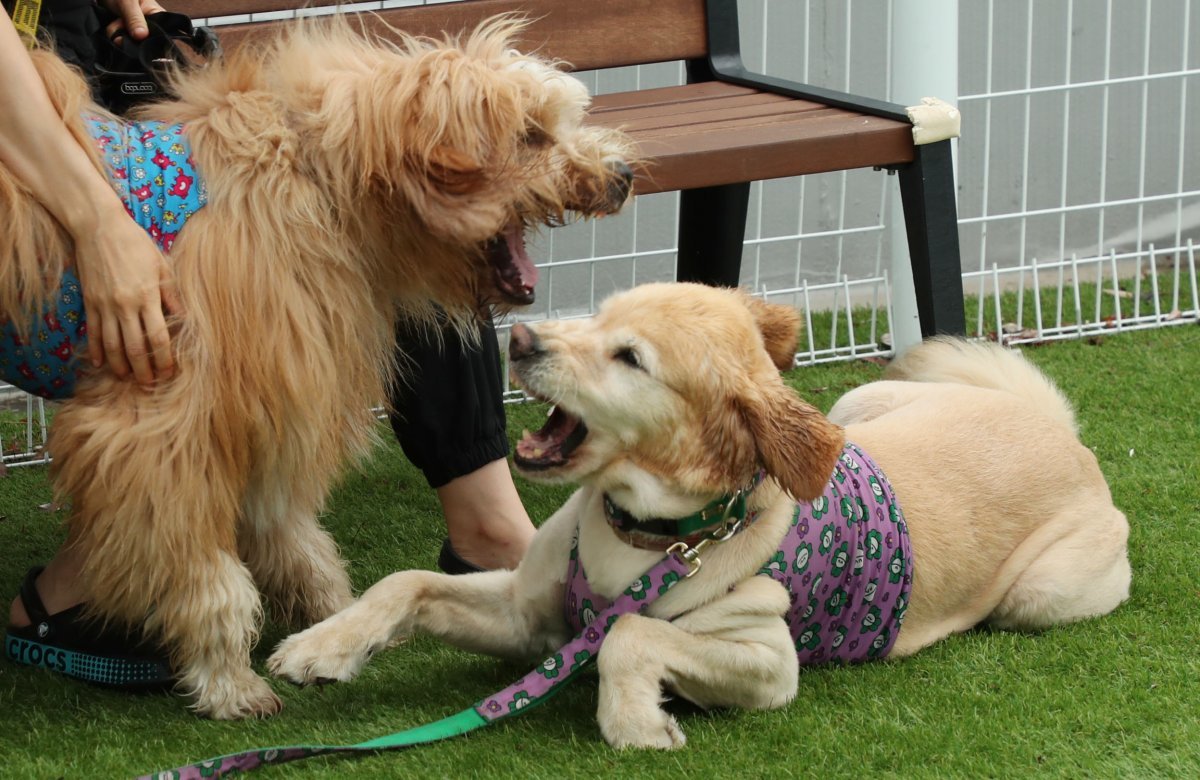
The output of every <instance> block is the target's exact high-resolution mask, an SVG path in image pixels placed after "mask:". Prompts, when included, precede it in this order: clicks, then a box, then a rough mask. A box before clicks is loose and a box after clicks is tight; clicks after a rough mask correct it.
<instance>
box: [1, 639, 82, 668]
mask: <svg viewBox="0 0 1200 780" xmlns="http://www.w3.org/2000/svg"><path fill="white" fill-rule="evenodd" d="M4 650H5V653H6V654H7V655H8V657H9V659H10V660H13V661H16V662H17V663H19V664H26V665H28V666H42V667H45V668H47V669H53V670H55V671H57V672H61V673H65V672H66V671H67V653H66V652H65V651H63V650H59V649H58V648H57V647H46V646H45V645H40V644H38V643H37V642H30V641H28V640H25V639H19V638H17V637H12V636H10V637H9V638H8V645H7V646H6V647H5V648H4Z"/></svg>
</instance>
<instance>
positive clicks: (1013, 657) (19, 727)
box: [0, 326, 1200, 778]
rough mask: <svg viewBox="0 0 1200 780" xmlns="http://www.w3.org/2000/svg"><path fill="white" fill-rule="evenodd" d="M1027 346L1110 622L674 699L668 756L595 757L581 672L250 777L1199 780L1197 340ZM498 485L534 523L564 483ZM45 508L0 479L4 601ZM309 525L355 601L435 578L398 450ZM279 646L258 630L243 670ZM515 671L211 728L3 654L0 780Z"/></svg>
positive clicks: (148, 759)
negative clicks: (1053, 420) (382, 587)
mask: <svg viewBox="0 0 1200 780" xmlns="http://www.w3.org/2000/svg"><path fill="white" fill-rule="evenodd" d="M1028 354H1029V355H1031V357H1032V358H1033V359H1034V360H1035V361H1036V362H1037V363H1038V364H1039V365H1040V366H1042V367H1043V368H1044V369H1045V370H1046V371H1047V372H1048V373H1049V374H1050V375H1051V376H1052V377H1053V378H1054V379H1055V380H1057V381H1058V383H1059V384H1060V386H1061V387H1062V388H1063V389H1064V390H1065V391H1066V393H1067V395H1068V396H1070V397H1071V398H1072V399H1073V400H1074V401H1075V403H1076V405H1077V407H1078V409H1079V418H1080V422H1081V426H1082V436H1083V439H1084V441H1085V442H1086V443H1087V444H1088V445H1089V446H1090V447H1092V448H1093V449H1094V451H1095V452H1096V455H1097V457H1098V458H1099V460H1100V465H1101V467H1102V468H1103V470H1104V473H1105V475H1106V476H1107V477H1108V480H1109V483H1110V485H1111V487H1112V492H1113V497H1114V500H1115V501H1116V503H1117V505H1118V506H1119V507H1120V508H1121V509H1123V510H1124V511H1125V513H1126V514H1127V515H1128V517H1129V521H1130V525H1131V526H1132V534H1131V537H1130V555H1131V558H1132V562H1133V569H1134V582H1133V594H1132V597H1131V598H1130V600H1129V601H1128V602H1127V603H1126V604H1125V605H1123V606H1122V607H1121V608H1120V609H1119V610H1117V611H1116V612H1115V613H1114V614H1112V615H1110V616H1108V617H1105V618H1101V619H1096V620H1091V621H1087V622H1084V623H1080V624H1076V625H1071V626H1065V627H1061V628H1057V629H1054V630H1050V631H1047V632H1044V633H1041V634H1036V635H1023V634H1010V633H1001V632H993V631H988V630H977V631H973V632H971V633H968V634H965V635H961V636H956V637H952V638H950V639H948V640H946V641H944V642H942V643H941V644H939V645H937V646H935V647H933V648H930V649H928V650H926V651H924V652H922V653H920V654H919V655H917V656H916V657H914V658H910V659H907V660H904V661H894V662H880V663H876V664H872V665H866V666H858V667H853V668H816V669H808V670H805V671H804V672H803V674H802V675H801V679H800V692H799V695H798V697H797V699H796V701H795V702H793V703H792V704H791V705H790V706H788V707H787V708H786V709H784V710H782V711H778V712H765V713H755V712H726V711H718V712H707V713H706V712H702V711H697V710H695V709H692V708H689V707H686V706H677V705H672V706H673V707H674V708H675V710H676V711H677V712H678V714H679V717H680V723H681V725H682V727H683V729H684V731H685V732H686V733H687V735H688V740H689V741H688V745H687V747H686V748H685V749H683V750H682V751H677V752H674V753H653V752H641V751H632V752H622V753H618V752H616V751H613V750H611V749H610V748H609V747H608V746H607V745H606V744H605V743H604V741H603V740H602V738H601V736H600V733H599V730H598V729H597V727H596V723H595V718H594V715H595V709H596V685H595V678H594V676H593V675H585V676H584V677H583V678H582V679H580V680H579V681H577V682H576V683H575V684H573V685H572V686H571V687H570V688H569V689H567V690H566V691H565V692H564V693H562V694H561V695H560V696H558V697H556V698H555V699H554V700H552V701H551V702H549V703H548V704H546V705H544V706H542V707H540V708H537V709H535V710H533V711H531V712H529V713H527V714H525V715H523V716H522V717H519V718H515V719H513V720H511V721H507V722H504V723H502V724H499V725H497V726H494V727H491V728H489V729H485V730H483V731H480V732H477V733H476V734H474V735H471V736H467V737H463V738H459V739H457V740H452V741H448V742H443V743H440V744H435V745H431V746H427V747H422V748H417V749H414V750H411V751H408V752H403V753H394V754H383V755H376V756H371V757H366V758H361V759H349V760H347V759H338V758H332V759H330V758H318V759H312V760H309V761H305V762H301V763H298V764H292V765H288V766H283V767H278V768H271V769H266V770H263V771H262V773H261V774H262V775H263V776H264V777H272V776H273V777H313V778H318V777H320V778H335V777H336V778H340V777H460V776H484V775H497V774H498V775H502V776H512V777H532V778H542V777H545V778H559V777H596V776H601V775H613V776H618V777H642V776H645V777H683V776H687V775H690V776H694V777H714V776H718V775H720V776H737V777H742V776H744V777H765V778H780V777H833V778H839V777H846V778H861V777H872V776H880V777H969V778H977V777H1002V778H1003V777H1023V776H1026V775H1037V776H1045V777H1063V778H1081V777H1098V778H1107V777H1113V778H1117V777H1120V778H1126V777H1129V778H1132V777H1139V778H1141V777H1179V778H1194V777H1200V660H1198V650H1200V646H1198V645H1200V454H1198V453H1200V424H1198V419H1200V391H1198V390H1197V379H1198V377H1200V372H1197V363H1198V362H1200V329H1198V328H1196V327H1194V326H1190V327H1178V328H1173V329H1167V330H1157V331H1142V332H1138V333H1130V334H1121V335H1117V336H1113V337H1109V338H1106V339H1104V340H1102V341H1098V342H1094V343H1089V342H1073V343H1061V344H1055V345H1050V346H1044V347H1038V348H1035V349H1030V350H1028ZM879 373H880V368H879V367H878V366H876V365H873V364H871V363H857V364H842V365H834V366H826V367H819V368H803V369H798V370H796V371H793V372H791V373H790V374H789V379H790V381H791V382H792V384H793V385H794V386H795V387H796V389H797V390H798V391H799V392H800V393H801V394H802V395H804V396H805V397H806V398H808V399H809V400H811V401H812V402H814V403H816V404H817V405H818V406H820V407H822V408H823V409H827V408H828V407H829V406H830V405H832V403H833V402H834V401H835V400H836V399H837V397H838V396H839V395H841V394H842V393H843V392H845V391H846V390H847V389H849V388H851V387H854V386H856V385H859V384H861V383H864V382H868V381H870V380H872V379H875V378H877V377H878V375H879ZM542 414H544V410H542V409H540V408H538V407H535V406H524V407H515V408H512V409H511V420H510V423H511V425H510V429H511V431H512V432H513V434H514V435H515V433H516V432H517V431H519V430H520V429H521V428H522V427H531V428H532V427H535V426H536V425H537V424H538V422H537V418H538V417H539V416H540V415H542ZM519 487H520V488H521V491H522V495H523V496H524V498H525V501H526V503H527V505H528V507H529V509H530V512H531V514H532V515H533V516H534V517H535V518H538V519H543V518H545V517H547V516H549V515H550V514H551V512H553V511H554V509H555V508H556V507H557V506H558V505H559V504H560V503H561V502H562V501H563V500H564V499H565V498H566V496H567V494H568V492H569V491H568V490H567V489H565V488H553V489H552V488H546V487H541V486H536V485H531V484H528V483H524V482H520V483H519ZM49 496H50V492H49V487H48V484H47V481H46V473H45V470H44V469H42V468H32V469H14V470H11V471H10V472H9V473H8V476H7V477H6V478H3V479H0V514H2V515H3V517H2V518H0V548H2V549H3V550H4V551H5V553H4V555H3V556H0V593H3V594H5V596H4V597H5V598H6V599H7V598H8V597H9V595H8V594H12V593H15V591H16V586H17V583H18V582H19V580H20V578H21V577H22V575H23V573H24V572H25V570H26V569H27V568H28V567H29V566H31V565H34V564H36V563H39V562H42V561H44V560H46V558H47V557H49V556H50V554H51V553H52V551H53V550H54V548H55V546H56V545H57V544H58V542H59V540H60V538H61V529H60V527H59V521H58V518H57V517H56V516H54V515H52V514H49V513H47V512H45V511H43V510H40V509H39V508H38V506H39V505H40V504H43V503H45V502H46V501H48V500H49ZM325 522H326V525H327V526H328V527H329V528H330V529H331V530H332V532H333V533H334V534H335V536H336V537H337V539H338V540H339V542H340V544H341V545H342V549H343V552H344V554H345V556H346V557H347V559H348V560H349V561H350V571H351V576H352V577H353V580H354V583H355V586H356V587H357V588H360V589H361V588H364V587H366V586H368V585H370V584H371V583H372V582H374V581H375V580H377V579H378V578H380V577H381V576H383V575H384V574H386V573H388V572H390V571H393V570H395V569H403V568H410V567H426V568H431V567H433V564H434V561H435V558H436V555H437V550H438V546H439V544H440V540H441V538H442V535H443V532H442V529H441V528H440V527H439V514H438V510H437V504H436V501H435V499H434V496H433V494H432V492H431V491H429V490H428V489H427V488H426V487H425V485H424V482H423V481H422V479H421V477H420V475H419V474H418V473H417V472H416V471H415V470H414V469H412V467H410V466H409V465H408V464H407V463H406V462H405V460H404V458H403V456H402V455H401V454H400V453H399V449H398V448H397V447H395V446H387V447H384V448H382V449H381V450H380V451H379V452H378V454H377V455H376V457H374V458H373V459H372V460H371V461H370V462H369V463H366V464H365V465H364V466H363V467H362V468H361V469H358V470H356V471H354V472H352V473H350V474H349V475H348V476H347V478H346V480H345V481H344V483H343V484H342V486H341V487H340V488H339V489H338V490H337V491H336V493H335V494H334V496H333V498H332V500H331V502H330V506H329V509H328V514H327V517H326V518H325ZM163 565H167V566H169V565H171V562H170V561H164V562H163ZM917 565H920V562H919V561H918V562H917ZM4 603H5V605H7V601H5V602H4ZM281 637H282V633H281V631H280V629H278V628H277V627H275V626H271V625H268V626H267V627H266V628H265V630H264V634H263V640H262V642H261V644H260V645H259V648H258V650H257V651H256V652H255V663H256V665H257V666H258V667H259V668H260V669H261V665H262V662H263V660H264V659H265V657H266V655H267V654H268V653H269V651H270V648H271V647H273V646H274V644H275V643H276V642H277V641H278V640H279V639H280V638H281ZM526 671H527V668H523V667H522V666H521V665H518V664H513V663H507V662H499V661H495V660H492V659H488V658H483V657H479V656H473V655H470V654H467V653H463V652H459V651H457V650H451V649H448V648H445V647H442V646H440V645H438V644H437V643H435V642H433V641H430V640H428V639H424V638H418V639H415V640H413V641H411V642H409V643H408V644H407V645H405V646H403V647H401V648H399V649H397V650H394V651H392V652H390V653H386V654H384V655H382V656H380V657H378V658H376V659H375V660H374V661H373V662H372V663H371V664H370V665H369V666H368V667H367V669H366V670H365V671H364V673H363V675H362V676H361V677H360V678H359V679H357V680H355V681H354V682H351V683H348V684H341V685H335V686H328V687H325V688H321V689H307V690H301V689H297V688H293V687H290V686H288V685H286V684H283V683H275V686H276V690H277V691H278V692H279V694H280V696H282V698H283V699H284V702H285V708H284V710H283V712H282V713H281V714H280V715H278V716H277V717H275V718H273V719H270V720H266V721H249V722H242V723H217V722H212V721H207V720H202V719H199V718H197V717H195V716H194V715H192V714H191V713H190V712H189V711H188V710H187V709H186V707H185V704H184V701H183V700H182V699H180V698H178V697H173V696H168V695H152V696H128V695H122V694H116V693H108V692H104V691H101V690H97V689H94V688H91V687H88V686H85V685H81V684H76V683H72V682H69V681H66V680H62V679H59V678H57V677H55V676H54V675H51V674H49V673H45V672H41V671H35V670H30V669H26V668H21V667H17V666H14V665H12V664H9V663H6V662H3V661H0V777H4V778H7V777H12V778H55V777H84V776H96V777H124V776H131V775H135V774H139V773H142V772H148V771H150V770H155V769H162V768H167V767H172V766H176V765H179V764H181V763H184V762H186V761H192V760H197V759H201V758H206V757H210V756H216V755H220V754H224V753H230V752H236V751H239V750H242V749H246V748H251V747H259V746H272V745H289V744H309V743H325V744H337V743H352V742H358V741H361V740H365V739H368V738H372V737H376V736H379V735H382V734H386V733H390V732H393V731H399V730H401V729H405V728H409V727H412V726H415V725H418V724H421V723H425V722H428V721H431V720H435V719H438V718H441V717H443V716H445V715H448V714H450V713H453V712H456V711H459V710H461V709H464V708H465V707H468V706H470V705H471V704H472V703H473V702H474V701H475V700H476V699H478V698H480V697H481V696H483V695H484V694H486V693H490V692H492V691H494V690H497V689H499V688H501V687H503V686H505V685H506V684H508V683H509V682H511V681H513V680H515V679H516V678H517V677H519V676H520V675H522V674H524V673H525V672H526ZM593 674H594V673H593Z"/></svg>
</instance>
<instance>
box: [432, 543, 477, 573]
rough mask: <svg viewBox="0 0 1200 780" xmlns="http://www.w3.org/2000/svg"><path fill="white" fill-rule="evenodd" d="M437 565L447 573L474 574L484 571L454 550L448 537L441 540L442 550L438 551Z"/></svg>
mask: <svg viewBox="0 0 1200 780" xmlns="http://www.w3.org/2000/svg"><path fill="white" fill-rule="evenodd" d="M437 565H438V568H439V569H441V570H442V571H444V572H446V573H447V574H474V573H476V572H480V571H486V569H484V568H482V567H480V566H476V565H475V564H473V563H471V562H470V561H468V560H466V559H464V558H462V557H461V556H460V555H459V554H458V553H457V552H455V551H454V547H453V546H451V544H450V540H449V539H445V540H443V541H442V551H441V552H440V553H438V560H437Z"/></svg>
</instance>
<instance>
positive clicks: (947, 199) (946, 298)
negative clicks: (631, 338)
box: [899, 141, 966, 338]
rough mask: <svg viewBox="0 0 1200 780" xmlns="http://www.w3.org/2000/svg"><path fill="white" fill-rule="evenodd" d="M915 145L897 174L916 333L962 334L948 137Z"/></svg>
mask: <svg viewBox="0 0 1200 780" xmlns="http://www.w3.org/2000/svg"><path fill="white" fill-rule="evenodd" d="M915 149H916V157H915V158H914V159H913V162H912V163H911V164H909V165H906V166H904V167H902V168H900V169H899V174H900V198H901V202H902V203H903V205H904V227H905V230H906V231H907V233H908V251H909V257H910V260H911V262H912V271H913V283H914V285H915V286H916V292H917V314H918V316H919V317H920V318H921V336H922V337H924V338H928V337H929V336H932V335H934V334H937V333H947V334H953V335H962V334H964V333H966V321H965V318H964V314H963V286H962V260H961V258H960V256H959V250H958V210H957V208H956V207H955V205H954V204H955V199H954V161H953V158H952V156H951V150H950V141H938V142H936V143H932V144H925V145H922V146H917V147H915Z"/></svg>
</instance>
